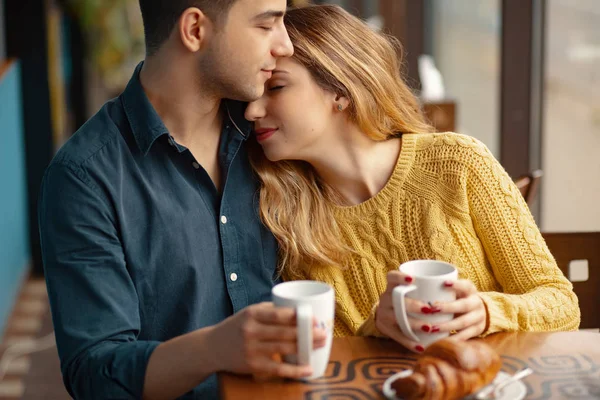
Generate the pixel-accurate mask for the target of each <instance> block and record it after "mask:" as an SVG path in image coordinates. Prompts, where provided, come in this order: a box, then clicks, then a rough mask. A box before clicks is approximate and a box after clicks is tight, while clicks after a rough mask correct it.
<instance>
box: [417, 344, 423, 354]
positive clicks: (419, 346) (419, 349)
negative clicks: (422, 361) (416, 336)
mask: <svg viewBox="0 0 600 400" xmlns="http://www.w3.org/2000/svg"><path fill="white" fill-rule="evenodd" d="M415 349H416V350H417V351H418V352H419V353H422V352H424V351H425V348H424V347H423V346H421V345H420V344H418V345H417V347H415Z"/></svg>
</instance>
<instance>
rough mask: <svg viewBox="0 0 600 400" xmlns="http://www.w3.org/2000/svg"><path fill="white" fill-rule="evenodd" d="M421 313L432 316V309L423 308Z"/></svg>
mask: <svg viewBox="0 0 600 400" xmlns="http://www.w3.org/2000/svg"><path fill="white" fill-rule="evenodd" d="M421 312H422V313H423V314H431V308H429V307H423V308H421Z"/></svg>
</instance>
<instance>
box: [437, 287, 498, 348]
mask: <svg viewBox="0 0 600 400" xmlns="http://www.w3.org/2000/svg"><path fill="white" fill-rule="evenodd" d="M445 286H446V287H447V288H448V289H449V290H454V291H455V292H456V301H452V302H449V303H441V302H440V303H434V304H433V305H434V306H435V307H436V308H437V309H439V310H440V311H441V312H443V313H449V314H454V319H453V320H452V321H449V322H444V323H440V324H439V330H440V331H441V332H456V334H455V335H453V336H452V338H453V339H456V340H467V339H471V338H473V337H476V336H479V335H481V334H482V333H483V332H484V331H485V327H486V322H487V309H486V308H485V305H484V303H483V300H482V299H481V297H480V296H479V292H478V291H477V288H476V287H475V285H474V284H473V282H471V281H470V280H468V279H460V280H458V281H455V282H450V281H449V282H446V283H445Z"/></svg>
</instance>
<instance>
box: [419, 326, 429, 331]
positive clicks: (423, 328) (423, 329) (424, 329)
mask: <svg viewBox="0 0 600 400" xmlns="http://www.w3.org/2000/svg"><path fill="white" fill-rule="evenodd" d="M421 330H422V331H423V332H429V331H430V330H431V328H430V327H429V325H423V326H422V327H421Z"/></svg>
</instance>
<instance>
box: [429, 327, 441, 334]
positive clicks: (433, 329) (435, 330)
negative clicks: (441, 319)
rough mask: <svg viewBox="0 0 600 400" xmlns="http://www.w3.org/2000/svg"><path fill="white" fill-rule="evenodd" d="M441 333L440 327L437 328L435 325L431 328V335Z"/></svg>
mask: <svg viewBox="0 0 600 400" xmlns="http://www.w3.org/2000/svg"><path fill="white" fill-rule="evenodd" d="M439 331H440V327H439V326H435V325H434V326H432V327H431V333H436V332H439Z"/></svg>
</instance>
